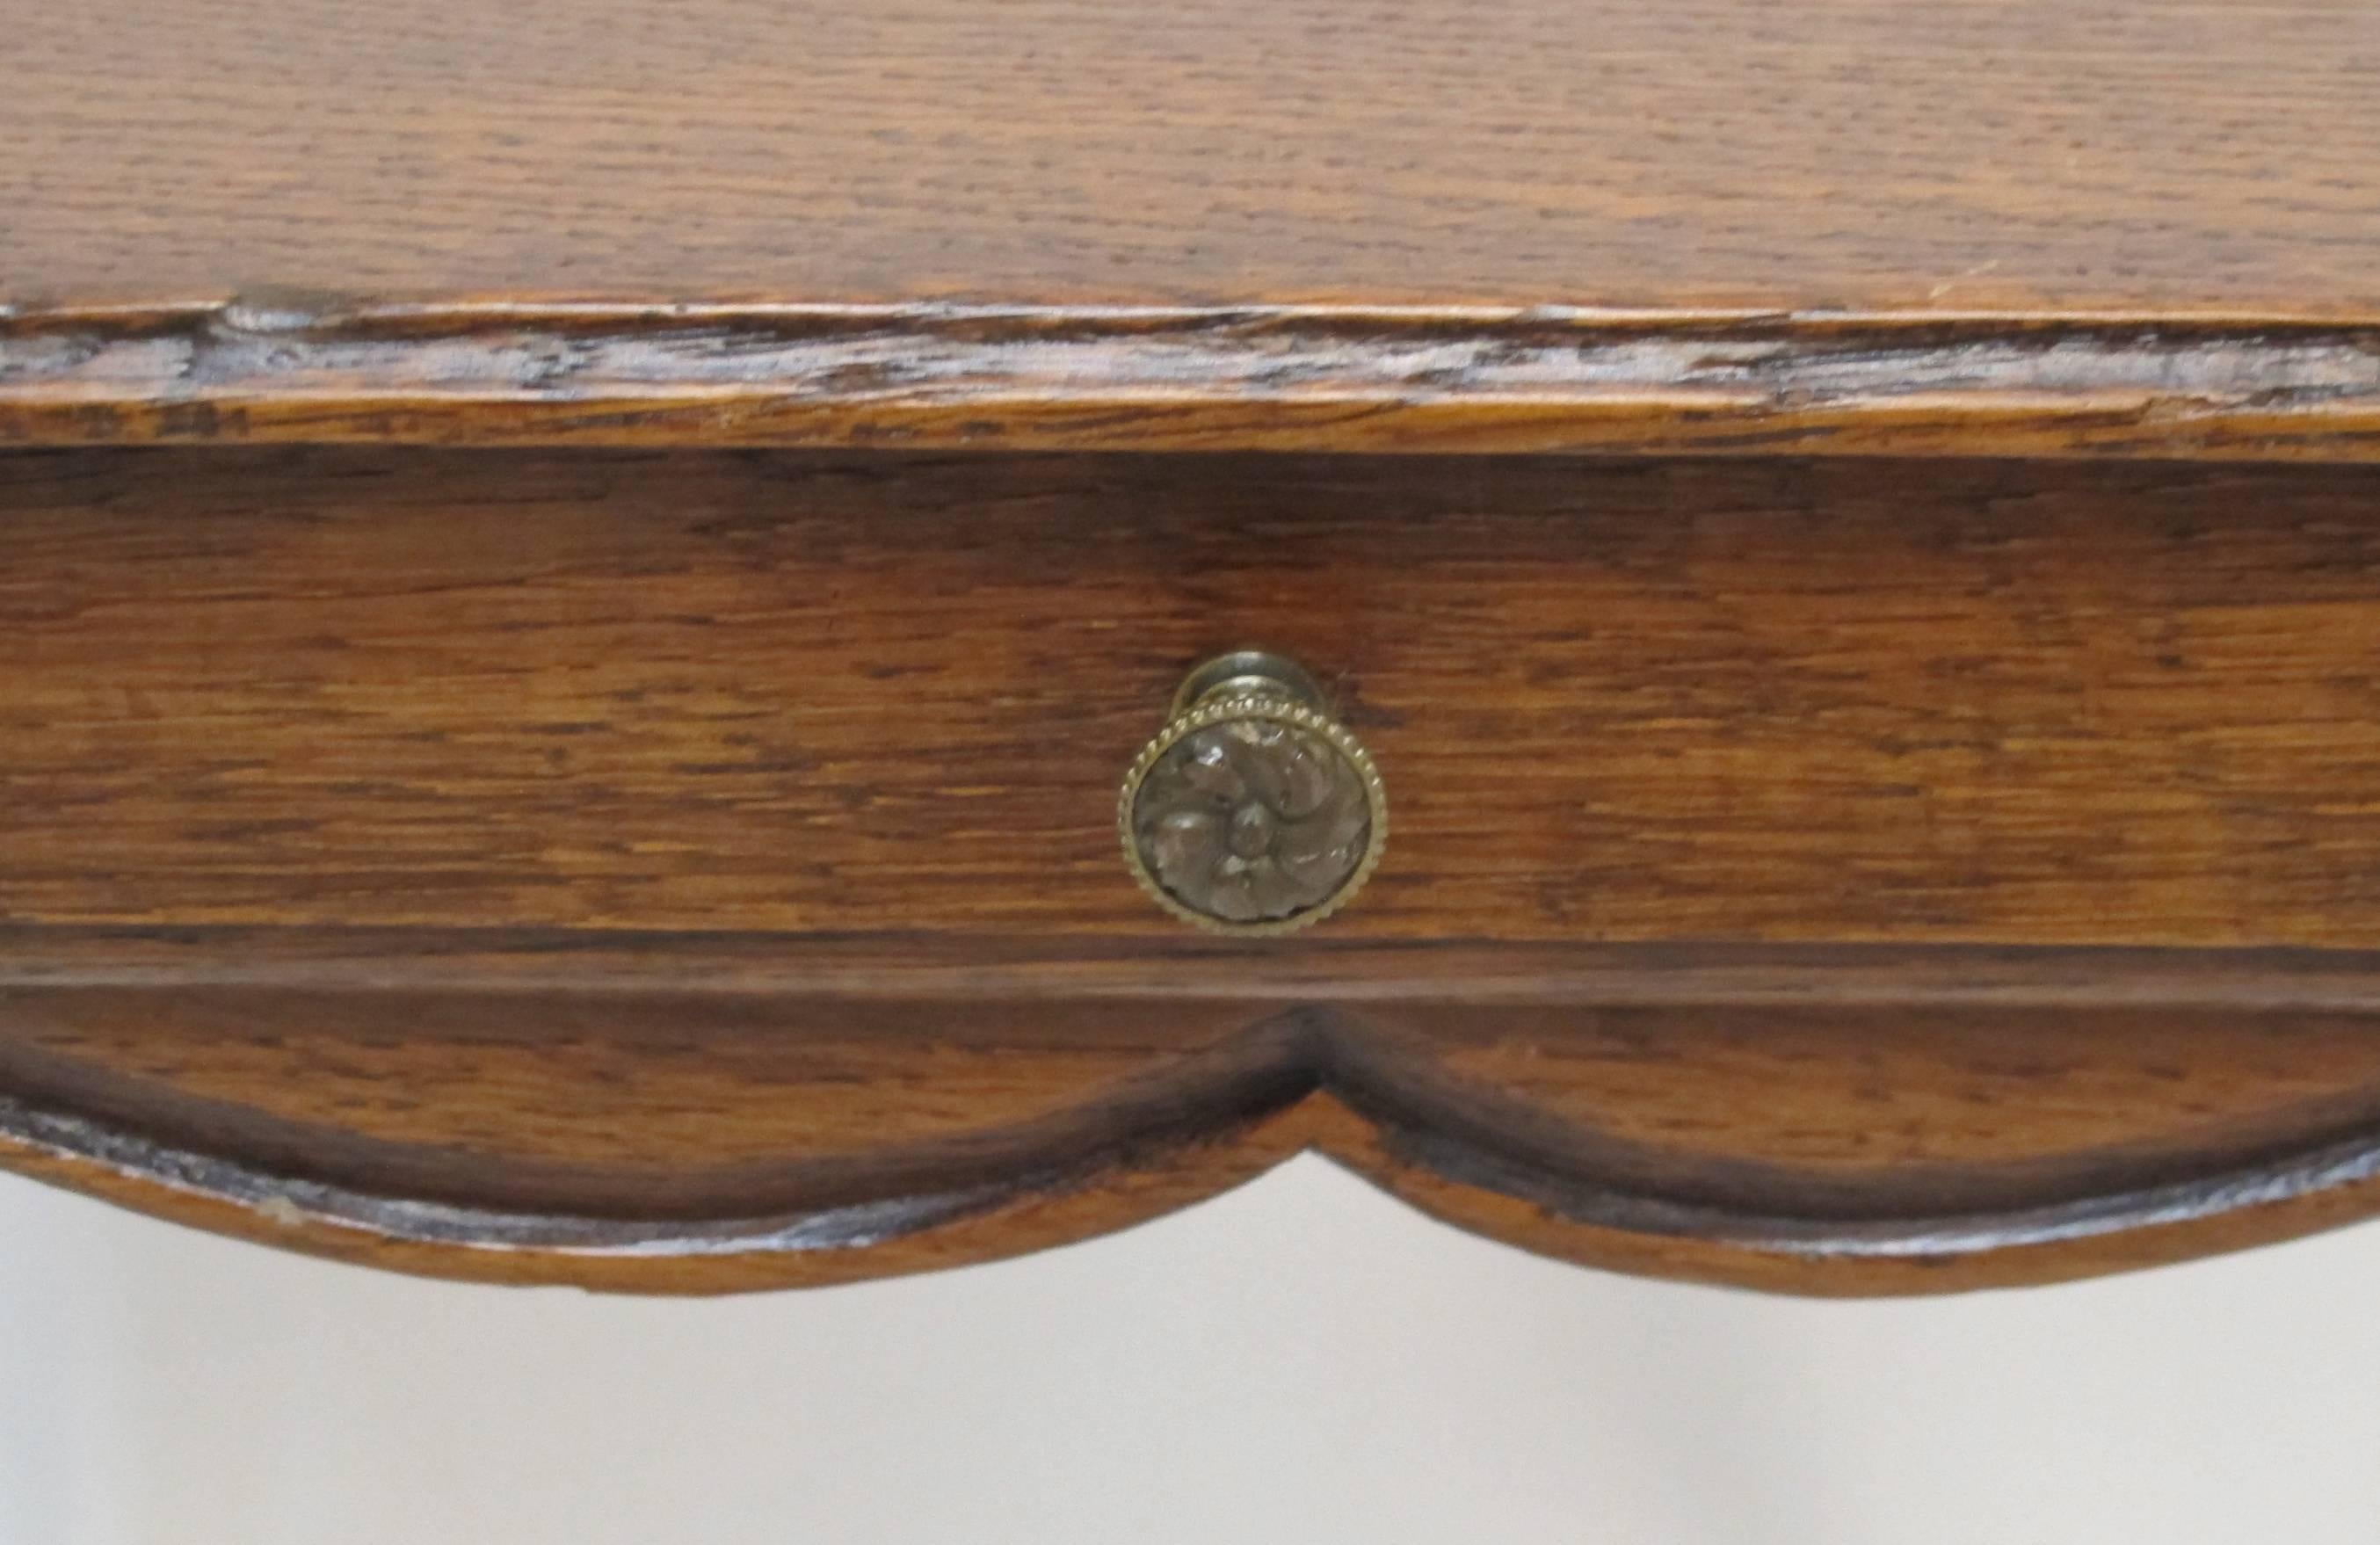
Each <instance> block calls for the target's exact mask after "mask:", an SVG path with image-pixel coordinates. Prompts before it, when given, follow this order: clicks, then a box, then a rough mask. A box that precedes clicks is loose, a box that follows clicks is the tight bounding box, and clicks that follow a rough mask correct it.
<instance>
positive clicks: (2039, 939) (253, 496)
mask: <svg viewBox="0 0 2380 1545" xmlns="http://www.w3.org/2000/svg"><path fill="white" fill-rule="evenodd" d="M2374 493H2380V475H2375V474H2374V473H2373V472H2369V471H2358V470H2355V469H2340V468H2332V469H2324V468H2294V469H2284V468H2172V467H2155V466H2120V467H2119V466H2093V467H2084V466H2055V465H2036V466H2026V465H2019V464H2012V463H1959V462H1942V463H1925V464H1917V463H1865V464H1863V463H1855V462H1834V463H1827V464H1808V463H1771V464H1763V463H1757V462H1752V461H1731V462H1727V463H1723V464H1721V463H1703V462H1621V461H1591V460H1561V459H1555V460H1526V459H1499V458H1488V459H1471V460H1460V461H1458V460H1449V459H1430V458H1415V459H1380V458H1332V457H1266V456H1176V457H1130V456H1079V457H1058V458H1046V459H1045V458H999V457H975V458H964V457H963V458H952V457H931V458H929V457H913V456H894V455H873V456H858V455H841V454H838V455H832V456H820V455H748V456H747V455H724V454H717V455H695V454H683V455H680V454H672V455H662V456H634V455H625V454H620V453H606V454H600V455H585V454H577V455H564V454H560V453H536V452H517V451H504V452H497V451H482V452H461V451H454V452H437V451H427V450H409V451H407V450H386V449H374V450H362V449H351V450H337V449H311V450H289V451H258V450H212V451H203V452H202V451H196V450H171V451H148V452H139V451H111V452H85V453H75V454H21V455H16V456H8V457H6V458H0V540H5V541H6V553H7V560H8V561H7V564H6V567H5V569H0V1162H5V1163H6V1164H8V1165H10V1166H13V1167H15V1168H18V1169H22V1170H27V1171H30V1172H31V1173H35V1174H45V1175H49V1176H52V1177H54V1178H56V1179H58V1180H60V1181H62V1182H64V1183H66V1184H69V1185H73V1186H80V1187H83V1188H85V1189H89V1190H93V1191H97V1192H99V1193H101V1194H103V1195H108V1196H112V1197H116V1198H121V1199H124V1200H127V1201H128V1202H131V1203H133V1204H136V1205H140V1206H143V1207H149V1208H152V1209H154V1210H160V1211H164V1212H168V1213H170V1214H172V1215H174V1216H176V1217H179V1218H182V1219H185V1220H186V1221H190V1222H195V1223H203V1224H205V1225H207V1226H211V1227H216V1228H221V1229H225V1230H228V1231H231V1232H235V1233H240V1234H244V1235H249V1236H253V1237H258V1238H263V1239H268V1240H273V1241H275V1242H279V1243H285V1244H292V1245H297V1246H300V1247H307V1248H312V1249H318V1250H323V1251H328V1252H331V1253H334V1254H339V1255H343V1256H346V1257H349V1258H353V1259H365V1260H369V1261H372V1262H375V1263H378V1264H383V1265H392V1266H397V1267H401V1268H405V1269H408V1270H420V1271H439V1272H451V1273H458V1274H465V1275H475V1276H492V1277H498V1278H507V1279H525V1280H534V1281H565V1282H575V1283H589V1284H596V1285H619V1286H628V1287H637V1288H672V1289H675V1288H685V1289H699V1290H712V1289H719V1288H728V1287H742V1286H757V1285H764V1284H770V1283H788V1282H816V1281H830V1280H837V1279H839V1278H842V1277H846V1276H853V1275H865V1274H868V1273H871V1272H878V1271H895V1270H907V1269H914V1268H920V1267H929V1266H939V1265H946V1264H951V1263H953V1262H955V1261H959V1260H965V1259H979V1258H982V1257H985V1256H990V1255H997V1254H1002V1253H1008V1252H1012V1251H1014V1250H1018V1249H1023V1248H1028V1247H1035V1246H1038V1245H1041V1244H1047V1243H1051V1242H1055V1241H1059V1240H1065V1239H1072V1238H1075V1237H1079V1236H1081V1235H1085V1234H1088V1233H1094V1232H1097V1231H1099V1230H1101V1229H1105V1228H1110V1227H1113V1226H1117V1225H1118V1224H1121V1223H1127V1222H1131V1221H1134V1220H1136V1219H1138V1218H1141V1217H1145V1216H1147V1215H1149V1214H1151V1213H1153V1212H1156V1211H1160V1210H1164V1209H1166V1208H1169V1207H1172V1206H1175V1205H1179V1204H1181V1203H1183V1202H1184V1201H1188V1200H1192V1199H1196V1198H1201V1197H1204V1196H1207V1195H1210V1194H1212V1193H1213V1192H1214V1191H1216V1190H1218V1189H1220V1188H1222V1187H1224V1186H1229V1185H1232V1184H1235V1183H1237V1182H1238V1181H1240V1180H1244V1179H1245V1178H1247V1177H1248V1176H1249V1175H1251V1174H1256V1173H1257V1172H1259V1171H1260V1170H1261V1169H1262V1168H1264V1167H1265V1166H1266V1165H1268V1164H1270V1163H1274V1162H1279V1161H1280V1160H1281V1159H1282V1158H1284V1157H1286V1156H1287V1155H1289V1154H1291V1153H1293V1152H1295V1151H1298V1150H1302V1149H1306V1148H1318V1149H1321V1150H1325V1151H1327V1152H1329V1153H1330V1154H1331V1155H1333V1156H1334V1157H1336V1158H1337V1159H1339V1160H1340V1161H1342V1162H1345V1163H1348V1164H1350V1165H1353V1166H1354V1167H1355V1168H1357V1169H1358V1170H1360V1171H1361V1172H1363V1173H1364V1174H1367V1175H1370V1176H1371V1177H1373V1178H1374V1179H1376V1180H1378V1181H1379V1182H1380V1183H1381V1184H1382V1185H1384V1186H1389V1187H1390V1188H1391V1189H1393V1190H1395V1191H1397V1192H1398V1193H1399V1194H1401V1195H1403V1196H1405V1197H1407V1198H1410V1199H1412V1200H1414V1201H1415V1202H1417V1203H1418V1204H1420V1205H1422V1206H1424V1207H1426V1208H1428V1209H1430V1210H1433V1211H1435V1212H1437V1213H1439V1215H1441V1216H1445V1217H1448V1218H1451V1219H1454V1220H1456V1221H1458V1222H1461V1223H1466V1224H1469V1225H1471V1226H1474V1227H1477V1228H1480V1229H1483V1230H1487V1231H1488V1232H1491V1233H1494V1234H1496V1235H1500V1236H1501V1237H1504V1238H1507V1239H1511V1240H1513V1241H1516V1242H1519V1243H1522V1244H1525V1245H1528V1246H1531V1247H1536V1248H1541V1249H1545V1250H1548V1251H1550V1252H1553V1253H1556V1254H1560V1255H1563V1256H1566V1257H1571V1258H1573V1259H1585V1260H1590V1261H1597V1262H1601V1263H1606V1264H1612V1265H1618V1266H1622V1267H1626V1268H1629V1269H1633V1270H1640V1271H1656V1272H1666V1273H1671V1274H1682V1275H1690V1276H1697V1277H1708V1278H1718V1279H1721V1280H1726V1281H1732V1282H1740V1283H1757V1284H1762V1285H1770V1286H1779V1287H1788V1288H1794V1289H1802V1290H1812V1291H1830V1292H1831V1291H1845V1292H1849V1291H1861V1292H1865V1291H1913V1290H1926V1289H1932V1288H1941V1287H1950V1286H1960V1285H1972V1284H1976V1283H1997V1282H2014V1281H2034V1280H2041V1279H2045V1278H2050V1277H2058V1276H2065V1275H2072V1274H2078V1273H2083V1272H2088V1271H2100V1270H2107V1269H2111V1268H2114V1267H2119V1266H2128V1265H2134V1264H2140V1263H2143V1262H2145V1261H2151V1260H2157V1259H2169V1258H2171V1257H2173V1256H2176V1255H2181V1254H2189V1253H2194V1252H2199V1251H2204V1250H2209V1249H2214V1248H2221V1247H2233V1246H2238V1245H2241V1244H2246V1243H2251V1242H2253V1241H2256V1240H2260V1239H2265V1238H2272V1237H2277V1236H2280V1235H2288V1234H2292V1233H2298V1232H2302V1231H2304V1230H2307V1229H2312V1228H2316V1227H2321V1226H2325V1225H2326V1224H2329V1223H2338V1222H2341V1221H2345V1220H2347V1219H2350V1218H2352V1217H2357V1216H2362V1215H2363V1214H2366V1213H2368V1212H2370V1211H2372V1210H2375V1209H2380V957H2375V956H2374V955H2371V954H2370V953H2368V952H2370V951H2371V950H2372V949H2373V947H2374V945H2375V943H2380V685H2375V674H2374V665H2373V663H2372V654H2373V650H2372V645H2373V642H2374V639H2375V638H2380V505H2375V502H2374V497H2373V496H2374ZM1243 645H1262V646H1266V647H1268V648H1269V649H1272V650H1276V651H1282V652H1283V653H1285V654H1287V655H1291V656H1294V657H1295V658H1296V659H1298V660H1300V661H1303V662H1304V663H1305V664H1306V665H1307V666H1310V667H1311V668H1312V669H1313V670H1314V671H1315V672H1316V673H1317V674H1318V675H1320V676H1321V677H1322V678H1323V682H1322V685H1323V687H1324V688H1325V691H1326V693H1327V695H1328V697H1329V698H1330V700H1331V702H1332V707H1333V712H1335V714H1336V715H1337V717H1338V718H1339V719H1340V720H1342V721H1343V723H1344V724H1345V725H1346V726H1347V727H1348V729H1349V730H1350V731H1351V732H1352V733H1353V734H1354V736H1357V737H1359V738H1360V739H1361V740H1362V742H1363V743H1365V744H1366V746H1368V747H1369V748H1370V749H1371V751H1372V753H1373V754H1374V755H1375V756H1376V757H1377V759H1378V768H1379V770H1380V772H1381V774H1382V775H1383V777H1384V778H1385V782H1386V787H1387V790H1388V799H1389V805H1390V809H1392V811H1393V819H1392V821H1390V836H1389V840H1388V844H1387V849H1386V854H1385V858H1384V859H1383V861H1382V862H1381V863H1380V865H1379V867H1378V870H1377V872H1376V874H1375V875H1374V876H1373V878H1372V880H1371V882H1370V884H1369V886H1368V888H1366V889H1365V890H1364V891H1363V892H1362V894H1360V895H1357V896H1355V897H1354V900H1353V902H1352V904H1351V905H1349V906H1346V907H1345V909H1344V910H1342V911H1340V912H1338V913H1336V914H1334V915H1332V916H1330V917H1329V918H1327V919H1325V920H1323V921H1321V922H1320V923H1318V925H1317V926H1315V927H1314V928H1312V929H1311V930H1309V931H1305V932H1301V933H1298V934H1296V935H1295V936H1293V937H1290V938H1268V939H1258V940H1215V939H1210V938H1208V937H1206V936H1204V935H1202V934H1199V933H1197V932H1196V931H1193V930H1192V929H1191V928H1190V927H1188V926H1187V925H1186V924H1185V923H1184V921H1182V920H1179V919H1178V918H1175V917H1172V916H1170V915H1168V914H1167V913H1166V912H1165V911H1163V910H1161V909H1160V907H1159V906H1156V905H1153V904H1152V902H1151V900H1150V898H1149V897H1148V896H1147V895H1146V894H1143V893H1142V891H1141V889H1140V888H1139V886H1138V885H1137V884H1136V882H1135V877H1134V875H1133V874H1132V872H1131V871H1130V870H1129V869H1128V867H1127V865H1126V863H1125V861H1124V858H1123V853H1122V851H1120V848H1119V845H1118V842H1117V833H1116V809H1117V793H1118V787H1119V783H1120V781H1121V780H1122V779H1123V775H1124V773H1125V771H1126V769H1127V767H1128V766H1130V765H1131V764H1132V762H1133V760H1134V757H1135V752H1136V751H1137V750H1138V749H1139V748H1141V747H1142V746H1143V745H1144V744H1146V743H1147V741H1148V740H1149V737H1150V736H1151V735H1152V734H1153V733H1154V732H1156V731H1157V729H1158V728H1159V726H1160V724H1161V723H1163V722H1164V721H1165V719H1166V717H1167V714H1168V712H1169V707H1170V704H1171V701H1172V697H1173V694H1174V692H1175V688H1176V687H1177V684H1178V683H1179V682H1180V681H1181V678H1182V676H1183V673H1184V670H1185V669H1187V668H1188V667H1189V666H1191V665H1192V664H1193V663H1196V662H1197V661H1199V660H1201V659H1202V658H1205V657H1207V656H1208V655H1211V654H1213V653H1215V652H1217V651H1222V650H1226V649H1231V648H1233V647H1236V646H1243ZM2265 946H2288V947H2287V948H2268V947H2265Z"/></svg>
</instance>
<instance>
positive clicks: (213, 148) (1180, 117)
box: [0, 0, 2380, 317]
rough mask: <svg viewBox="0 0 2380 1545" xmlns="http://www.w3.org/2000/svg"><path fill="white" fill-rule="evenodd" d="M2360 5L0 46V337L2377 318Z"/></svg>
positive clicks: (1327, 2)
mask: <svg viewBox="0 0 2380 1545" xmlns="http://www.w3.org/2000/svg"><path fill="white" fill-rule="evenodd" d="M2375 71H2380V16H2375V14H2374V11H2373V9H2372V7H2371V6H2368V5H2364V4H2362V3H2360V0H2255V3H2246V4H2227V5H2207V4H2203V3H2198V0H2082V3H2071V0H1950V3H1946V4H1938V5H1925V6H1907V5H1899V4H1888V3H1877V0H1815V3H1797V4H1790V5H1788V4H1779V3H1776V0H1681V3H1674V4H1664V5H1658V6H1644V5H1630V4H1624V3H1621V0H1508V3H1505V4H1499V5H1493V6H1487V5H1479V4H1475V3H1464V0H1421V3H1409V4H1396V5H1370V6H1349V5H1347V4H1345V3H1343V0H1179V3H1175V4H1170V5H1163V6H1152V5H1125V6H1118V5H1111V4H1104V3H1100V0H1003V3H1002V4H999V5H981V4H968V3H964V0H899V3H889V0H879V3H870V4H860V5H850V4H844V5H833V4H807V3H806V4H790V5H789V4H756V3H753V0H512V3H509V4H505V5H501V6H492V5H486V4H479V3H474V0H420V3H418V4H415V5H412V6H407V7H406V8H405V9H404V10H403V11H401V12H393V11H390V10H389V9H387V8H386V7H383V6H371V5H367V4H363V3H361V0H272V3H269V4H268V3H263V0H215V3H212V4H205V5H201V4H199V3H197V0H131V3H129V4H126V5H118V6H105V7H95V6H59V5H51V4H45V3H42V0H6V4H5V5H0V210H6V220H5V222H0V300H6V301H12V302H15V303H18V304H20V305H21V304H26V303H30V302H37V301H50V300H56V299H86V300H102V301H137V302H142V303H157V302H166V301H174V302H179V301H186V300H207V299H214V300H221V299H225V298H230V297H232V296H235V295H237V294H241V293H245V292H248V291H250V290H254V289H258V288H260V287H263V286H311V287H316V288H322V289H329V290H335V291H341V292H346V293H351V294H353V293H360V294H366V295H371V296H383V297H397V298H421V297H425V296H458V295H469V296H505V297H520V296H540V295H542V296H562V297H569V298H587V297H606V298H614V299H626V300H633V301H650V300H657V299H658V300H691V299H701V298H757V299H767V300H788V301H841V302H860V301H867V302H888V301H911V300H920V299H948V298H964V299H973V300H993V301H1038V302H1050V303H1064V304H1093V305H1105V304H1139V303H1160V304H1182V303H1187V304H1192V305H1200V306H1205V305H1213V304H1239V303H1246V302H1250V301H1267V302H1281V301H1292V302H1294V301H1328V302H1333V303H1344V302H1350V301H1354V302H1366V303H1375V304H1389V303H1403V304H1447V303H1481V304H1488V305H1517V306H1528V305H1536V304H1561V305H1622V306H1652V307H1675V306H1681V305H1684V306H1725V307H1745V306H1749V307H1754V308H1761V309H1778V310H1811V309H1824V310H1834V309H1844V308H1852V309H1887V310H1903V309H1927V308H1934V307H1941V306H1949V307H1951V308H1956V309H1990V310H2006V309H2011V308H2013V309H2049V310H2094V311H2109V310H2113V311H2137V310H2151V311H2159V312H2173V311H2186V310H2223V311H2228V312H2233V313H2255V314H2272V315H2296V316H2308V315H2315V316H2335V315H2338V314H2339V313H2341V312H2348V313H2353V314H2355V315H2359V316H2364V317H2369V316H2371V315H2373V314H2374V312H2380V270H2375V269H2374V265H2373V263H2372V261H2371V253H2372V250H2373V248H2374V242H2375V240H2380V91H2374V89H2373V88H2374V75H2375Z"/></svg>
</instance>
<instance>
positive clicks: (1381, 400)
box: [0, 293, 2380, 461]
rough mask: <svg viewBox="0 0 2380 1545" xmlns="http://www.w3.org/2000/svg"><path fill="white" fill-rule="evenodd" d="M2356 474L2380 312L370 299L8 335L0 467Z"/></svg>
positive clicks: (67, 322) (2371, 406) (2377, 381)
mask: <svg viewBox="0 0 2380 1545" xmlns="http://www.w3.org/2000/svg"><path fill="white" fill-rule="evenodd" d="M8 441H14V442H16V443H18V444H216V443H226V442H233V443H237V442H289V443H298V444H322V443H325V442H362V443H369V444H482V445H544V444H566V445H578V446H585V445H640V446H662V445H680V446H697V447H717V446H722V445H734V446H768V445H776V446H863V447H878V446H892V447H898V448H902V449H908V450H918V449H966V450H1012V451H1032V450H1044V451H1060V450H1075V451H1080V450H1088V451H1117V450H1127V451H1150V450H1157V451H1218V450H1296V451H1313V450H1329V451H1339V452H1352V451H1360V452H1368V453H1382V454H1400V455H1403V454H1413V453H1416V452H1427V451H1438V452H1467V453H1474V454H1478V453H1488V452H1537V453H1546V452H1576V451H1586V450H1594V451H1601V452H1613V453H1621V452H1625V453H1637V454H1649V453H1655V452H1697V453H1705V454H1716V455H1731V456H1779V455H1786V454H1811V455H1827V456H1960V455H1968V456H1973V455H1991V456H2043V455H2051V456H2093V457H2164V458H2174V457H2189V458H2194V459H2206V460H2302V461H2370V460H2372V459H2374V457H2375V456H2380V318H2374V319H2373V320H2365V321H2350V320H2336V321H2329V322H2302V321H2290V320H2287V319H2282V318H2276V317H2271V316H2256V315H2242V316H2228V317H2210V316H2188V317H2178V316H2174V315H2170V314H2166V313H2159V312H2156V311H2154V310H2135V311H2132V312H2129V313H2120V314H2112V313H2111V314H2107V315H2072V314H2069V315H2056V316H2052V315H2027V314H2006V313H2001V314H1993V313H1951V312H1908V313H1865V314H1857V315H1847V314H1828V313H1791V312H1764V311H1719V310H1706V311H1681V310H1648V311H1633V312H1630V311H1615V310H1596V309H1580V308H1560V307H1548V306H1542V305H1539V306H1532V307H1528V308H1525V309H1523V308H1513V307H1502V308H1497V307H1471V308H1458V309H1448V308H1436V309H1427V308H1425V309H1410V308H1408V309H1396V308H1385V307H1381V306H1378V305H1366V306H1354V307H1284V306H1278V305H1261V306H1259V305H1249V306H1240V307H1231V308H1205V309H1198V308H1171V309H1166V308H1156V309H1131V308H1125V309H1118V308H1082V307H1065V306H1050V305H1046V304H1032V305H983V306H951V305H933V306H917V305H910V306H852V305H816V304H810V305H775V306H750V305H746V306H732V305H730V306H703V305H683V304H677V305H670V306H664V307H651V306H643V307H637V306H626V307H624V306H617V305H613V306H601V305H578V306H552V305H535V304H522V303H494V302H490V303H480V304H455V303H451V302H449V303H443V304H440V303H431V304H420V305H405V304H392V303H387V302H373V301H366V300H360V299H358V298H351V297H341V296H334V295H319V294H305V293H297V294H290V293H282V294H274V295H256V296H250V297H248V298H243V299H241V300H238V301H236V302H230V303H220V304H205V305H188V306H180V307H167V308H141V309H124V308H81V309H77V308H71V307H68V308H62V309H55V308H41V307H33V308H20V309H19V310H18V312H17V313H16V314H15V315H14V316H9V315H6V314H0V442H8Z"/></svg>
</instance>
